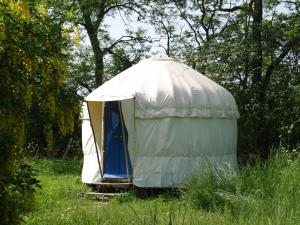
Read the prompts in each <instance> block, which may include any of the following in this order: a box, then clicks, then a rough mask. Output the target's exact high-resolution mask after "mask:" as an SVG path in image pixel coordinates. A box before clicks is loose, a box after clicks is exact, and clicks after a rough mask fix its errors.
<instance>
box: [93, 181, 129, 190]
mask: <svg viewBox="0 0 300 225" xmlns="http://www.w3.org/2000/svg"><path fill="white" fill-rule="evenodd" d="M132 188H133V184H132V181H131V182H128V179H105V180H103V181H102V182H101V183H100V184H94V185H93V191H96V192H100V193H109V192H120V191H125V190H131V189H132Z"/></svg>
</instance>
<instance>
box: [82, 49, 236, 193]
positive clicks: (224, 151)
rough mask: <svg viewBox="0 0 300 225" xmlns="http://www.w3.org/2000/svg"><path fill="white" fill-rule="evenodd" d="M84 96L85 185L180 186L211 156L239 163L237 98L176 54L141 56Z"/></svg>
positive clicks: (212, 159)
mask: <svg viewBox="0 0 300 225" xmlns="http://www.w3.org/2000/svg"><path fill="white" fill-rule="evenodd" d="M85 100H86V102H87V105H86V106H87V107H86V106H85V107H86V108H85V110H84V115H85V116H84V120H83V126H82V129H83V130H82V135H83V136H82V143H83V151H84V166H83V171H82V181H83V182H84V183H93V184H97V183H101V182H103V181H105V180H107V179H110V180H113V179H128V180H130V181H132V182H133V184H134V185H135V186H138V187H178V186H180V185H181V184H182V183H183V182H184V181H185V179H186V178H187V177H188V176H189V175H190V174H191V173H192V172H193V171H196V170H198V169H201V168H203V166H204V165H206V164H207V161H208V162H210V163H211V165H212V166H220V165H222V164H226V165H228V164H230V165H231V166H232V167H233V168H235V167H236V166H237V158H236V144H237V118H238V117H239V113H238V110H237V105H236V102H235V100H234V98H233V96H232V95H231V94H230V93H229V92H228V91H227V90H225V89H224V88H223V87H221V86H220V85H218V84H217V83H215V82H214V81H212V80H210V79H209V78H207V77H205V76H204V75H202V74H200V73H198V72H197V71H195V70H193V69H192V68H190V67H188V66H187V65H185V64H183V63H181V62H180V61H178V60H176V59H172V58H169V57H167V56H165V55H161V54H159V55H155V56H153V57H151V58H149V59H146V60H142V61H141V62H139V63H138V64H136V65H134V66H132V67H130V68H129V69H127V70H125V71H123V72H122V73H120V74H119V75H117V76H115V77H114V78H112V79H111V80H109V81H107V82H106V83H104V84H103V85H102V86H100V87H99V88H97V89H96V90H94V91H93V92H92V93H91V94H89V95H88V96H87V97H86V99H85Z"/></svg>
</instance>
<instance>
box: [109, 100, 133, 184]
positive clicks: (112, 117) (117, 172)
mask: <svg viewBox="0 0 300 225" xmlns="http://www.w3.org/2000/svg"><path fill="white" fill-rule="evenodd" d="M124 129H125V140H126V146H127V143H128V133H127V129H126V127H125V124H124ZM127 156H128V157H127V158H128V170H129V175H132V167H131V162H130V158H129V154H128V153H127ZM104 178H127V173H126V158H125V151H124V144H123V133H122V125H121V117H120V111H119V105H118V102H117V101H111V102H105V106H104Z"/></svg>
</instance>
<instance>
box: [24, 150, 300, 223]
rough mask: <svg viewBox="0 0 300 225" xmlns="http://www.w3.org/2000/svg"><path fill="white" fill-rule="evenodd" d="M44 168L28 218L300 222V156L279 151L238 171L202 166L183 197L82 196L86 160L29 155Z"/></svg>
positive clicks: (40, 220)
mask: <svg viewBox="0 0 300 225" xmlns="http://www.w3.org/2000/svg"><path fill="white" fill-rule="evenodd" d="M29 161H30V162H31V164H32V165H33V166H34V168H36V169H37V170H38V171H39V176H38V179H39V180H40V181H41V185H42V188H41V189H39V190H37V194H36V201H37V203H36V207H35V210H34V211H33V212H32V213H31V214H30V215H28V216H27V217H26V218H25V220H24V223H25V224H89V225H90V224H120V225H121V224H122V225H123V224H251V225H252V224H295V225H296V224H299V221H300V157H299V155H297V154H294V155H291V154H284V153H280V154H276V155H274V156H273V157H272V158H271V160H270V161H269V162H268V163H262V162H260V161H257V162H256V163H255V165H254V166H250V165H248V166H244V167H243V168H241V169H240V170H239V171H238V172H237V173H232V172H231V171H230V170H228V171H227V170H223V171H220V172H219V173H218V175H217V176H215V175H212V173H211V170H210V169H209V167H208V169H207V170H206V171H205V172H199V174H200V175H199V174H197V176H196V175H195V176H193V177H192V178H191V179H190V180H189V182H188V183H187V186H186V187H187V189H186V190H184V191H182V194H181V195H180V196H178V197H174V196H172V195H169V194H162V195H160V196H155V197H150V198H146V199H141V198H138V197H136V196H135V195H134V194H133V193H126V194H125V196H123V197H122V198H121V197H117V198H115V199H112V200H111V201H109V202H106V203H103V202H99V201H95V200H92V199H90V198H85V197H79V196H78V195H77V193H78V192H84V191H90V190H89V188H87V187H86V186H85V185H83V184H82V183H81V180H80V173H81V161H79V160H72V161H62V160H49V159H35V158H31V159H29Z"/></svg>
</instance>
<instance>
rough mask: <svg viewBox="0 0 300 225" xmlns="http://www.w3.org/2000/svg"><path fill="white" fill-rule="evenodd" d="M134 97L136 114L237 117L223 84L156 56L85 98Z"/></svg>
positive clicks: (167, 58)
mask: <svg viewBox="0 0 300 225" xmlns="http://www.w3.org/2000/svg"><path fill="white" fill-rule="evenodd" d="M130 98H135V100H136V101H135V102H136V105H135V116H136V117H139V118H158V117H168V116H176V117H204V118H238V117H239V113H238V110H237V106H236V102H235V100H234V98H233V96H232V95H231V94H230V93H229V92H228V91H227V90H226V89H225V88H223V87H221V86H220V85H218V84H217V83H215V82H214V81H212V80H210V79H209V78H207V77H205V76H204V75H202V74H201V73H199V72H197V71H195V70H193V69H192V68H190V67H189V66H187V65H185V64H184V63H182V62H180V61H178V60H176V59H173V58H169V57H167V56H165V55H161V54H159V55H155V56H153V57H151V58H149V59H146V60H142V61H140V62H139V63H138V64H136V65H134V66H132V67H130V68H129V69H127V70H125V71H123V72H122V73H120V74H119V75H117V76H115V77H114V78H112V79H111V80H109V81H107V82H106V83H104V84H103V85H102V86H100V87H99V88H97V89H96V90H94V91H93V92H92V93H91V94H90V95H88V96H87V97H86V99H85V100H86V101H117V100H124V99H130Z"/></svg>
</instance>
